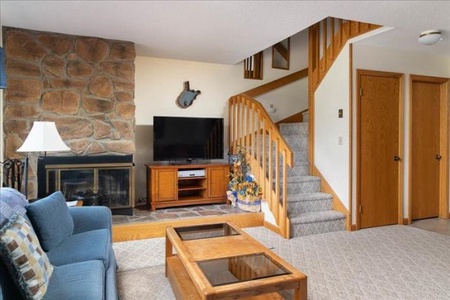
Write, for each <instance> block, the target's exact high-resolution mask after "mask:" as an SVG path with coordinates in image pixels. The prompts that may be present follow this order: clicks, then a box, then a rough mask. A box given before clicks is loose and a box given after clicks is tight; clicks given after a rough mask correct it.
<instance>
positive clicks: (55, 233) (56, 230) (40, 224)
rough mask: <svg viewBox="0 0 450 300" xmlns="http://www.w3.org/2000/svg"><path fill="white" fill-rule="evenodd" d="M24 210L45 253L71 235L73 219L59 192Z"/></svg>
mask: <svg viewBox="0 0 450 300" xmlns="http://www.w3.org/2000/svg"><path fill="white" fill-rule="evenodd" d="M26 208H27V215H28V217H29V218H30V220H31V223H32V224H33V227H34V230H35V231H36V234H37V236H38V238H39V241H40V242H41V245H42V248H43V249H44V250H45V251H46V252H48V251H51V250H52V249H53V248H55V247H56V246H58V245H59V243H61V242H62V241H63V240H65V239H66V238H68V237H69V236H70V235H71V234H72V232H73V227H74V225H73V219H72V216H71V215H70V213H69V208H68V207H67V204H66V199H65V198H64V195H63V194H62V193H61V192H59V191H58V192H54V193H53V194H51V195H49V196H47V197H45V198H42V199H40V200H37V201H35V202H33V203H31V204H30V205H28V206H27V207H26Z"/></svg>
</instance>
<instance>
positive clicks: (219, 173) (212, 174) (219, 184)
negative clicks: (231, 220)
mask: <svg viewBox="0 0 450 300" xmlns="http://www.w3.org/2000/svg"><path fill="white" fill-rule="evenodd" d="M228 173H229V166H228V165H224V166H214V167H209V168H208V197H223V198H225V197H226V191H227V185H228Z"/></svg>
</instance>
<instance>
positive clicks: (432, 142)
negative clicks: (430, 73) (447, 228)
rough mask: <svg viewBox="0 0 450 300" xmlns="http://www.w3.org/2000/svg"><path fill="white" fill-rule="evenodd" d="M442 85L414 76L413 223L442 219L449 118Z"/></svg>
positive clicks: (429, 79) (412, 123) (412, 92)
mask: <svg viewBox="0 0 450 300" xmlns="http://www.w3.org/2000/svg"><path fill="white" fill-rule="evenodd" d="M441 85H442V80H435V78H433V77H422V76H415V75H412V80H411V168H410V172H411V181H410V185H411V186H410V189H409V190H410V199H411V200H410V201H411V202H410V203H411V218H412V219H413V220H415V219H424V218H431V217H437V216H439V205H440V191H441V187H440V184H441V183H442V182H443V180H442V178H441V173H442V172H441V167H443V166H442V164H443V163H445V160H442V156H445V153H443V152H445V151H443V148H442V147H441V143H443V142H444V143H446V139H447V137H446V136H445V134H443V132H442V131H443V130H444V128H445V127H446V126H443V125H444V124H442V123H445V122H443V121H444V120H445V119H446V117H445V114H444V116H441V114H442V112H444V111H446V108H444V107H441V97H442V95H441ZM442 104H443V105H445V102H443V103H442ZM444 176H445V175H444ZM444 185H446V183H444ZM444 189H445V188H444ZM444 198H445V199H444V201H446V197H444Z"/></svg>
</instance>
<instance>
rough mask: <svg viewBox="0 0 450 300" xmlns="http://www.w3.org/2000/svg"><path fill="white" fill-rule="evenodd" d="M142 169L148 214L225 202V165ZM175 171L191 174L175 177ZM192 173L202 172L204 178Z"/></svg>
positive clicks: (149, 166) (226, 180) (152, 166)
mask: <svg viewBox="0 0 450 300" xmlns="http://www.w3.org/2000/svg"><path fill="white" fill-rule="evenodd" d="M145 166H146V169H147V199H149V201H150V202H149V204H150V207H151V209H152V211H155V210H156V209H157V208H165V207H176V206H185V205H195V204H212V203H226V202H227V195H226V191H227V185H228V180H229V179H228V173H229V165H228V164H202V165H196V164H192V165H145ZM179 171H188V173H190V172H189V171H192V173H193V174H194V175H192V176H189V175H188V176H187V177H179V176H178V172H179ZM194 171H199V172H200V173H202V171H203V172H204V175H195V173H196V172H194ZM197 173H198V172H197Z"/></svg>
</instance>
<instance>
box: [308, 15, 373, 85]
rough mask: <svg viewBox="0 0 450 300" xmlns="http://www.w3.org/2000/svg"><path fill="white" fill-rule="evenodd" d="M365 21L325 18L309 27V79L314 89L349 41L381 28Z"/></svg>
mask: <svg viewBox="0 0 450 300" xmlns="http://www.w3.org/2000/svg"><path fill="white" fill-rule="evenodd" d="M380 27H381V26H380V25H375V24H369V23H364V22H357V21H350V20H343V19H339V18H333V17H329V18H325V19H323V20H322V21H320V22H318V23H316V24H314V25H312V26H310V27H309V33H308V36H309V41H308V43H309V64H308V69H309V75H308V76H309V80H310V83H311V84H312V87H313V91H315V90H316V89H317V87H318V86H319V84H320V82H321V81H322V79H323V78H324V77H325V75H326V73H327V72H328V70H329V69H330V68H331V66H332V65H333V62H334V60H335V59H336V58H337V57H338V55H339V53H340V52H341V50H342V49H343V48H344V46H345V44H346V43H347V41H348V40H349V39H351V38H354V37H357V36H359V35H361V34H364V33H367V32H369V31H372V30H374V29H377V28H380Z"/></svg>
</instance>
